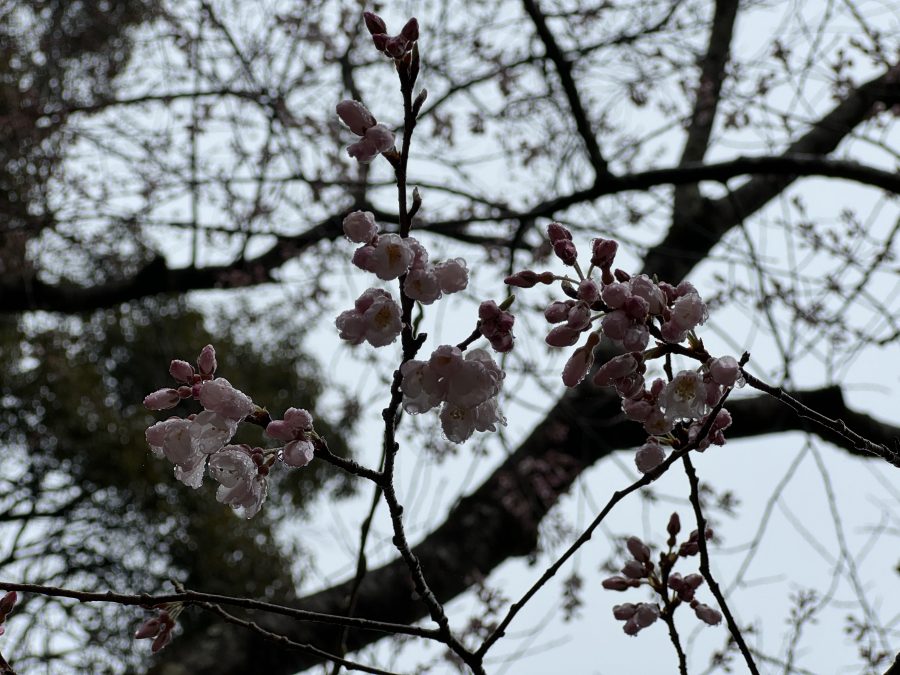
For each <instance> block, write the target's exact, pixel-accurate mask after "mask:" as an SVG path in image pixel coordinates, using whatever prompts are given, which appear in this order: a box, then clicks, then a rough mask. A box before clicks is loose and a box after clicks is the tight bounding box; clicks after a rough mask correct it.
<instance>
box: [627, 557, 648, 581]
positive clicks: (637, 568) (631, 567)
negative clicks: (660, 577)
mask: <svg viewBox="0 0 900 675" xmlns="http://www.w3.org/2000/svg"><path fill="white" fill-rule="evenodd" d="M622 574H624V575H625V576H626V577H628V578H629V579H643V578H644V577H645V576H646V574H644V566H643V565H642V564H641V563H639V562H638V561H637V560H629V561H628V562H626V563H625V565H624V566H623V567H622Z"/></svg>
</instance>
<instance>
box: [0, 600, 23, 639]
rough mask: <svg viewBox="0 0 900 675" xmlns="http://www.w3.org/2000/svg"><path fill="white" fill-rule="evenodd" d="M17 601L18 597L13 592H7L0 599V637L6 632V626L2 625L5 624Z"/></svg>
mask: <svg viewBox="0 0 900 675" xmlns="http://www.w3.org/2000/svg"><path fill="white" fill-rule="evenodd" d="M18 599H19V596H18V595H16V592H15V591H9V592H8V593H6V594H5V595H4V596H3V597H2V598H0V635H3V634H4V633H5V632H6V626H4V625H3V624H5V623H6V619H7V617H8V616H9V615H10V614H12V611H13V607H15V606H16V601H17V600H18Z"/></svg>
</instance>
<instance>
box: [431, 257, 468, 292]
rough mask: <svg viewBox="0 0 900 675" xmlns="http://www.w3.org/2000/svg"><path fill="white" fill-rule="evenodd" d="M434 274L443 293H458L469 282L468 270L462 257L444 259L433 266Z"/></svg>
mask: <svg viewBox="0 0 900 675" xmlns="http://www.w3.org/2000/svg"><path fill="white" fill-rule="evenodd" d="M434 274H435V276H437V279H438V283H440V285H441V290H442V291H443V292H444V293H458V292H459V291H462V290H464V289H465V288H466V286H468V284H469V271H468V270H467V269H466V261H465V260H463V259H462V258H453V259H451V260H445V261H444V262H441V263H438V264H436V265H435V266H434Z"/></svg>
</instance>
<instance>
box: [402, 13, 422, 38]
mask: <svg viewBox="0 0 900 675" xmlns="http://www.w3.org/2000/svg"><path fill="white" fill-rule="evenodd" d="M400 35H402V36H403V37H404V38H406V39H407V40H409V41H410V42H415V41H416V40H418V39H419V22H418V21H417V20H416V17H413V18H411V19H410V20H409V21H407V22H406V25H405V26H403V30H401V31H400Z"/></svg>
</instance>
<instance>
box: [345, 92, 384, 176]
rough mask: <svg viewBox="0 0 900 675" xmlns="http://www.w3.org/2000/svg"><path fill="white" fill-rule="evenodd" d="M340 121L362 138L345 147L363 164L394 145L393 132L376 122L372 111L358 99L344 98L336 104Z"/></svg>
mask: <svg viewBox="0 0 900 675" xmlns="http://www.w3.org/2000/svg"><path fill="white" fill-rule="evenodd" d="M336 110H337V114H338V117H340V118H341V121H342V122H343V123H344V124H346V125H347V127H348V128H349V129H350V131H352V132H353V133H354V134H356V135H357V136H362V139H360V140H359V141H357V142H356V143H353V144H352V145H350V146H349V147H348V148H347V153H348V154H349V155H350V156H351V157H353V158H354V159H356V160H357V161H359V162H360V163H363V164H368V163H369V162H371V161H372V160H373V159H375V158H376V157H377V156H378V155H379V154H380V153H382V152H386V151H388V150H390V149H391V148H393V147H394V133H393V132H392V131H391V130H390V129H388V128H387V127H385V126H384V125H382V124H378V123H377V122H376V120H375V117H374V116H373V115H372V113H370V112H369V110H368V108H366V107H365V106H364V105H363V104H362V103H360V102H359V101H351V100H345V101H341V102H340V103H338V104H337V108H336Z"/></svg>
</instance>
